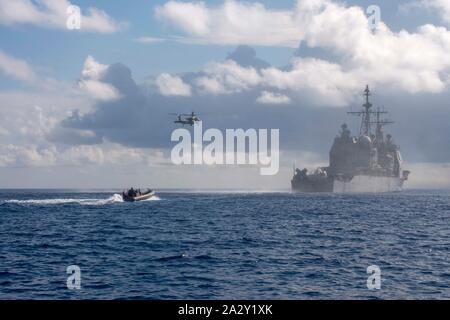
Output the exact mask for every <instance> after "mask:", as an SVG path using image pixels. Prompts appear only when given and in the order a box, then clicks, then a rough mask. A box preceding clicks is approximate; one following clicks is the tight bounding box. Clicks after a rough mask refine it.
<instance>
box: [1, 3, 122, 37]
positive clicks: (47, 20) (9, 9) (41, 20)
mask: <svg viewBox="0 0 450 320" xmlns="http://www.w3.org/2000/svg"><path fill="white" fill-rule="evenodd" d="M71 5H72V3H71V2H70V1H68V0H37V1H31V0H14V1H11V0H0V25H6V26H12V25H16V24H32V25H35V26H39V27H47V28H55V29H66V28H67V27H66V22H67V18H68V16H69V15H68V13H67V8H68V7H69V6H71ZM119 29H120V24H119V23H117V22H116V21H114V20H113V19H112V18H111V17H110V16H108V15H107V14H106V13H105V12H104V11H102V10H100V9H97V8H88V9H87V10H86V12H85V14H83V15H82V16H81V31H89V32H100V33H112V32H116V31H118V30H119Z"/></svg>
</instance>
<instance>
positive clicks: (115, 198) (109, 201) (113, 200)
mask: <svg viewBox="0 0 450 320" xmlns="http://www.w3.org/2000/svg"><path fill="white" fill-rule="evenodd" d="M5 202H6V203H17V204H29V205H57V204H67V203H74V204H82V205H91V206H92V205H105V204H112V203H117V202H123V199H122V196H121V195H120V194H117V193H116V194H114V195H113V196H111V197H109V198H107V199H72V198H65V199H31V200H6V201H5Z"/></svg>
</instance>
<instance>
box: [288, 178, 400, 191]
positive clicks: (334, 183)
mask: <svg viewBox="0 0 450 320" xmlns="http://www.w3.org/2000/svg"><path fill="white" fill-rule="evenodd" d="M404 181H405V180H404V179H403V178H397V177H377V176H369V175H358V176H354V177H353V178H351V179H345V180H342V179H333V178H326V179H323V180H321V181H307V180H303V181H292V191H294V192H301V193H384V192H399V191H402V188H403V183H404Z"/></svg>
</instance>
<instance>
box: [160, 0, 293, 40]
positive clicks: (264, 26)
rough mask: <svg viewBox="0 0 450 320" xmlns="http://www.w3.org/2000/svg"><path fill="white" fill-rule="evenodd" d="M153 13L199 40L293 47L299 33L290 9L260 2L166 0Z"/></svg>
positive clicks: (192, 38) (191, 37)
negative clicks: (218, 3)
mask: <svg viewBox="0 0 450 320" xmlns="http://www.w3.org/2000/svg"><path fill="white" fill-rule="evenodd" d="M156 16H157V17H158V18H160V19H161V20H163V21H167V22H168V23H169V24H171V25H173V26H175V27H176V28H178V29H180V30H181V31H183V32H185V33H186V35H187V36H188V37H190V39H189V40H190V41H192V42H198V43H216V44H249V45H252V44H253V45H274V44H275V45H283V46H289V47H295V46H297V45H298V41H299V38H300V37H301V30H299V28H298V25H296V23H295V14H294V13H293V12H292V11H288V10H287V11H281V10H280V11H275V10H268V9H266V8H265V7H264V6H263V5H262V4H260V3H247V2H236V1H225V2H224V3H223V5H221V6H219V7H215V8H211V7H207V6H206V5H205V3H204V2H180V1H168V2H166V3H165V4H164V5H163V6H158V7H157V8H156Z"/></svg>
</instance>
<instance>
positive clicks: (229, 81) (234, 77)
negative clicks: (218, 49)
mask: <svg viewBox="0 0 450 320" xmlns="http://www.w3.org/2000/svg"><path fill="white" fill-rule="evenodd" d="M202 73H203V75H202V76H201V77H199V78H197V79H196V81H195V82H196V84H197V86H198V87H199V88H200V89H201V91H203V92H205V93H211V94H221V93H223V94H227V93H234V92H241V91H243V90H248V89H250V88H252V87H254V86H257V85H258V84H260V82H261V76H260V74H259V72H258V70H256V69H255V68H253V67H243V66H240V65H239V64H238V63H237V62H236V61H234V60H227V61H225V62H211V63H209V64H208V65H207V66H206V67H205V68H204V69H203V70H202Z"/></svg>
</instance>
